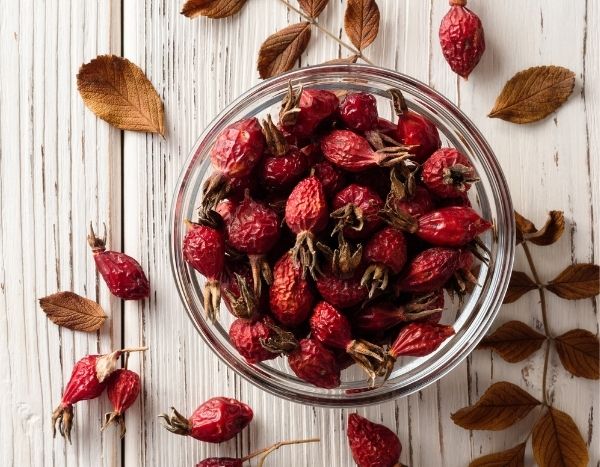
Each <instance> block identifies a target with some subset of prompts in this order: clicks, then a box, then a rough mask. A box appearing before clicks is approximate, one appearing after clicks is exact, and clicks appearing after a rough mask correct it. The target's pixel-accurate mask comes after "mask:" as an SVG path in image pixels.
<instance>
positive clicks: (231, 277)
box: [221, 262, 264, 320]
mask: <svg viewBox="0 0 600 467" xmlns="http://www.w3.org/2000/svg"><path fill="white" fill-rule="evenodd" d="M263 295H264V294H261V296H260V297H257V296H256V294H255V293H254V281H253V279H252V272H251V270H250V267H249V266H248V265H247V264H246V263H242V262H236V263H234V264H233V265H231V266H229V265H228V266H227V268H226V269H225V273H224V274H223V277H222V278H221V296H222V297H223V299H224V301H225V306H226V307H227V309H228V310H229V312H230V313H231V314H232V315H233V316H235V317H236V318H243V319H249V320H251V319H254V317H256V316H257V315H258V314H259V311H261V310H262V309H263V302H262V297H263Z"/></svg>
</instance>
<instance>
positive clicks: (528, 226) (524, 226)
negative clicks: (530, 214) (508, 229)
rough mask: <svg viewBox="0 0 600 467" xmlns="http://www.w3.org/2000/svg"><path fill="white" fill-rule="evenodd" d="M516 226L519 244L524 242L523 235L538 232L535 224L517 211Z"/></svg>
mask: <svg viewBox="0 0 600 467" xmlns="http://www.w3.org/2000/svg"><path fill="white" fill-rule="evenodd" d="M515 225H516V227H517V229H516V230H517V244H519V243H521V242H522V241H523V235H524V234H526V233H533V232H535V231H536V230H537V228H536V227H535V225H533V222H531V221H530V220H529V219H527V218H526V217H523V216H522V215H521V214H519V213H518V212H517V211H515Z"/></svg>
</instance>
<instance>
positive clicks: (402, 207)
mask: <svg viewBox="0 0 600 467" xmlns="http://www.w3.org/2000/svg"><path fill="white" fill-rule="evenodd" d="M391 206H392V207H393V208H394V209H395V210H396V211H399V212H406V213H408V214H410V215H411V216H413V217H419V216H422V215H423V214H427V213H428V212H429V211H432V210H433V209H434V208H435V202H434V200H433V197H432V196H431V193H429V191H428V190H427V189H426V188H423V187H422V186H416V187H415V191H414V193H413V194H412V196H407V197H404V198H402V199H398V198H396V197H395V196H393V197H391Z"/></svg>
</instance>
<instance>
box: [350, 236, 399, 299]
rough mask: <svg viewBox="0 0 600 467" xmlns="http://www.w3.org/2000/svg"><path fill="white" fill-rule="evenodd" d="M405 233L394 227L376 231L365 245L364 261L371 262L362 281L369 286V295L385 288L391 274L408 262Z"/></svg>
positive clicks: (397, 271) (396, 272)
mask: <svg viewBox="0 0 600 467" xmlns="http://www.w3.org/2000/svg"><path fill="white" fill-rule="evenodd" d="M406 255H407V254H406V240H405V238H404V234H403V233H402V232H401V231H399V230H396V229H394V228H392V227H386V228H384V229H382V230H380V231H379V232H377V233H375V234H374V235H373V236H372V237H371V239H370V240H369V241H368V242H367V245H366V246H365V251H364V254H363V259H364V261H365V262H366V263H367V264H369V266H368V267H367V269H366V270H365V273H364V274H363V276H362V279H361V281H360V283H361V284H362V285H365V286H367V287H369V297H372V296H373V294H374V293H375V291H376V290H377V289H379V290H385V289H386V288H387V286H388V283H389V275H390V273H391V274H398V273H399V272H400V271H401V270H402V268H403V267H404V264H405V263H406Z"/></svg>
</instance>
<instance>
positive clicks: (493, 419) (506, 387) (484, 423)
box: [451, 381, 540, 431]
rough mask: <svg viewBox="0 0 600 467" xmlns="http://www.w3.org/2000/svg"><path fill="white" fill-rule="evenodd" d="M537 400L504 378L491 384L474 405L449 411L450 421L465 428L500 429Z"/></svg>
mask: <svg viewBox="0 0 600 467" xmlns="http://www.w3.org/2000/svg"><path fill="white" fill-rule="evenodd" d="M539 404H540V402H539V401H538V400H537V399H536V398H535V397H533V396H531V395H530V394H528V393H527V392H525V391H523V390H522V389H521V388H520V387H519V386H516V385H514V384H512V383H508V382H506V381H500V382H499V383H494V384H492V385H491V386H490V387H489V388H488V389H487V391H485V393H484V394H483V396H481V399H479V400H478V401H477V402H476V403H475V405H472V406H469V407H465V408H463V409H460V410H459V411H458V412H455V413H453V414H452V416H451V417H452V421H453V422H454V423H456V424H457V425H458V426H460V427H462V428H466V429H468V430H494V431H497V430H503V429H505V428H508V427H509V426H511V425H513V424H514V423H516V422H517V421H519V420H521V419H522V418H523V417H525V416H526V415H527V414H528V413H529V412H530V411H531V410H532V409H533V408H535V407H536V406H538V405H539Z"/></svg>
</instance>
